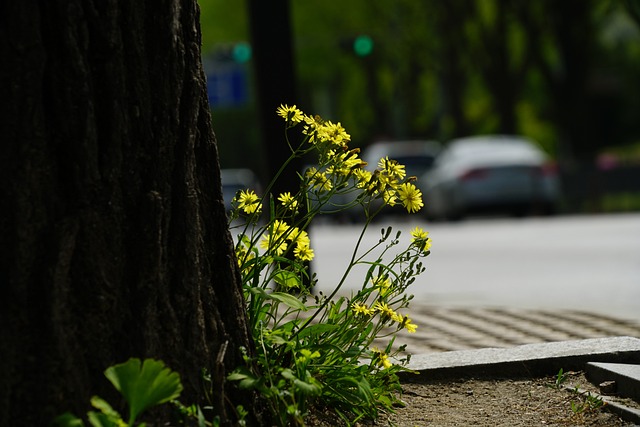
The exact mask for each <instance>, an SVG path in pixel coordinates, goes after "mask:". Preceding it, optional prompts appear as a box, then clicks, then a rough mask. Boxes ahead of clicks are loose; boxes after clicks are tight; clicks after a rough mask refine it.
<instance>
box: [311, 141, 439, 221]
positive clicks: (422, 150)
mask: <svg viewBox="0 0 640 427" xmlns="http://www.w3.org/2000/svg"><path fill="white" fill-rule="evenodd" d="M440 149H441V145H440V143H439V142H437V141H427V140H413V141H384V142H382V141H381V142H375V143H373V144H371V145H369V146H368V147H367V148H365V149H364V150H363V152H362V154H361V156H360V158H361V159H362V160H364V161H365V162H367V166H365V169H367V170H369V171H372V172H373V171H374V170H375V169H376V168H377V167H378V162H379V161H380V159H382V158H384V157H388V158H389V159H392V160H397V161H398V163H400V164H403V165H405V172H406V175H407V177H409V176H415V177H417V178H420V176H422V175H423V174H424V173H425V172H426V171H427V170H429V168H430V167H431V165H432V164H433V161H434V159H435V157H436V155H437V154H438V152H439V151H440ZM420 184H421V183H420V182H419V181H418V182H417V183H416V185H417V186H418V187H419V188H420ZM356 195H357V192H354V193H350V194H337V195H334V196H333V197H332V198H331V200H330V201H329V203H327V204H326V205H324V206H323V207H322V209H321V212H322V213H323V214H327V213H333V215H332V216H331V218H332V219H333V220H337V221H340V222H359V221H363V220H364V218H365V213H364V209H363V207H362V206H360V205H356V206H353V207H351V208H349V209H345V210H341V211H340V212H335V211H336V210H337V209H339V208H341V207H344V206H348V205H350V204H351V203H352V202H353V201H354V200H355V197H356ZM312 203H313V201H312ZM381 203H382V201H380V200H376V201H374V202H373V206H370V210H373V211H374V210H376V209H377V207H379V206H380V204H381ZM393 213H397V214H402V213H406V210H404V209H402V208H401V207H399V206H396V207H394V208H391V207H389V208H385V209H383V211H382V212H381V214H393Z"/></svg>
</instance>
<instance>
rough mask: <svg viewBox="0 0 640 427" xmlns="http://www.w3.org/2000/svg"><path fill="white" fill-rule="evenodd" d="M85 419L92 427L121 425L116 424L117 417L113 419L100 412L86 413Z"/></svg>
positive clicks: (118, 426)
mask: <svg viewBox="0 0 640 427" xmlns="http://www.w3.org/2000/svg"><path fill="white" fill-rule="evenodd" d="M87 418H88V420H89V424H91V425H92V426H93V427H120V425H121V424H119V423H118V420H119V417H118V418H116V419H114V418H113V417H110V416H109V415H107V414H103V413H102V412H93V411H90V412H87Z"/></svg>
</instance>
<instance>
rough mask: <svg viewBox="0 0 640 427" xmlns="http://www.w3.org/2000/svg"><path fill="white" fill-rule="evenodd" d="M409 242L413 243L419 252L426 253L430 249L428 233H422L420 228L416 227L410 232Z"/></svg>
mask: <svg viewBox="0 0 640 427" xmlns="http://www.w3.org/2000/svg"><path fill="white" fill-rule="evenodd" d="M411 242H412V243H415V245H416V247H417V248H418V249H419V250H420V251H424V252H426V251H428V250H429V249H431V238H429V232H428V231H424V230H423V229H422V228H420V227H416V228H414V229H413V230H411Z"/></svg>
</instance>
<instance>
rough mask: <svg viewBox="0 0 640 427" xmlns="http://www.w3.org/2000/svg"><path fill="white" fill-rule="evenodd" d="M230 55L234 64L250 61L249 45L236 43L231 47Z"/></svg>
mask: <svg viewBox="0 0 640 427" xmlns="http://www.w3.org/2000/svg"><path fill="white" fill-rule="evenodd" d="M231 55H232V56H233V60H234V61H236V62H240V63H244V62H247V61H248V60H250V59H251V45H250V44H249V43H245V42H241V43H236V44H235V45H234V46H233V50H232V52H231Z"/></svg>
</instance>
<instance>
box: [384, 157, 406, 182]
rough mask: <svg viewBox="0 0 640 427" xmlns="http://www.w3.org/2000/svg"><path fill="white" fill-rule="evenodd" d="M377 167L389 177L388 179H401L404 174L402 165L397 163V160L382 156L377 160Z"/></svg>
mask: <svg viewBox="0 0 640 427" xmlns="http://www.w3.org/2000/svg"><path fill="white" fill-rule="evenodd" d="M378 168H379V169H380V170H381V171H382V172H383V173H384V175H386V176H388V177H389V180H390V181H394V180H402V179H404V177H405V176H406V172H405V168H404V165H401V164H400V163H398V161H397V160H393V159H389V157H383V158H381V159H380V161H379V162H378Z"/></svg>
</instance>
